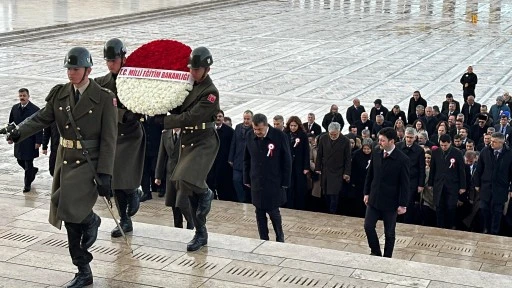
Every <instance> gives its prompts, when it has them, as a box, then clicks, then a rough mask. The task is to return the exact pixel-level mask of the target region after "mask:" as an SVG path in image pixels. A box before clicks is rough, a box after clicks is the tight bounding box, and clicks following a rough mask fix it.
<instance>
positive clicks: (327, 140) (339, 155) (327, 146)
mask: <svg viewBox="0 0 512 288" xmlns="http://www.w3.org/2000/svg"><path fill="white" fill-rule="evenodd" d="M364 113H366V112H364ZM328 128H329V129H328V130H327V131H328V132H329V134H326V135H322V136H321V137H320V139H319V140H318V145H317V154H316V165H315V172H316V173H317V174H321V175H322V176H321V180H320V181H321V186H322V194H324V195H326V200H327V205H328V209H329V213H331V214H335V213H336V210H337V207H338V200H339V195H340V192H341V189H342V187H343V181H342V180H341V179H342V178H343V180H345V181H346V182H350V171H351V165H352V164H351V161H352V153H351V150H350V141H349V140H348V138H347V137H345V136H343V135H341V128H340V125H339V124H336V123H331V124H329V127H328Z"/></svg>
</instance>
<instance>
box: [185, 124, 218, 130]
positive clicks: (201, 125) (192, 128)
mask: <svg viewBox="0 0 512 288" xmlns="http://www.w3.org/2000/svg"><path fill="white" fill-rule="evenodd" d="M214 127H215V123H214V122H208V123H200V124H199V125H196V126H192V127H183V129H185V130H204V129H208V128H214Z"/></svg>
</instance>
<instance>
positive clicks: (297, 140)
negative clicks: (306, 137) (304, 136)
mask: <svg viewBox="0 0 512 288" xmlns="http://www.w3.org/2000/svg"><path fill="white" fill-rule="evenodd" d="M299 143H300V139H299V138H295V144H294V145H293V148H295V147H297V145H299Z"/></svg>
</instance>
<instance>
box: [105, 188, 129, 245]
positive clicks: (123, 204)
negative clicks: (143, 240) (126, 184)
mask: <svg viewBox="0 0 512 288" xmlns="http://www.w3.org/2000/svg"><path fill="white" fill-rule="evenodd" d="M115 201H116V206H117V212H119V217H120V218H121V220H120V221H119V222H120V223H119V224H120V226H121V228H122V229H123V231H124V232H125V233H126V232H131V231H133V226H132V220H131V219H130V217H129V216H128V214H127V212H126V210H127V207H128V203H127V199H126V193H124V191H122V190H115ZM110 236H112V237H114V238H119V237H121V236H123V234H122V233H121V231H120V230H119V227H117V226H116V227H115V228H114V229H113V230H112V232H111V233H110Z"/></svg>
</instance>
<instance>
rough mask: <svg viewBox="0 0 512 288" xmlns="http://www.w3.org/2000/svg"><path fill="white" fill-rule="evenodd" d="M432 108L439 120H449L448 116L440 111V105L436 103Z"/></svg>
mask: <svg viewBox="0 0 512 288" xmlns="http://www.w3.org/2000/svg"><path fill="white" fill-rule="evenodd" d="M432 109H433V111H434V117H436V119H437V120H438V121H448V117H447V116H446V115H444V114H443V113H441V112H440V111H439V106H437V105H434V106H432Z"/></svg>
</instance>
